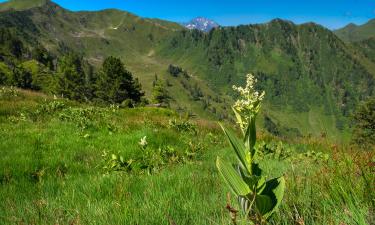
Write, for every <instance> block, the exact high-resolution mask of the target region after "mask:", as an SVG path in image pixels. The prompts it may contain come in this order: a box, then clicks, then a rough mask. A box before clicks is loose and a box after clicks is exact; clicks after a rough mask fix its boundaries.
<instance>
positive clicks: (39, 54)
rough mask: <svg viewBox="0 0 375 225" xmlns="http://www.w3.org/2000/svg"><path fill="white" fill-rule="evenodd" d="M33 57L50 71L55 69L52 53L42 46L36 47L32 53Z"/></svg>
mask: <svg viewBox="0 0 375 225" xmlns="http://www.w3.org/2000/svg"><path fill="white" fill-rule="evenodd" d="M31 56H32V57H33V59H35V60H36V61H38V62H40V63H42V64H43V65H44V66H46V67H47V68H49V69H50V70H53V69H54V65H53V57H52V55H51V53H50V52H48V51H47V49H45V48H44V47H43V46H42V45H38V46H36V47H35V48H34V49H33V50H32V52H31Z"/></svg>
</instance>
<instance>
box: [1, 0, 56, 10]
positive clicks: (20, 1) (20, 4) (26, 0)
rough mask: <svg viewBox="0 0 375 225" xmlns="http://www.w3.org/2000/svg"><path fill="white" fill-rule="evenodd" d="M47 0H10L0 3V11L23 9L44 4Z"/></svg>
mask: <svg viewBox="0 0 375 225" xmlns="http://www.w3.org/2000/svg"><path fill="white" fill-rule="evenodd" d="M47 2H49V0H10V1H7V2H4V3H0V11H4V10H25V9H31V8H34V7H40V6H43V5H45V4H46V3H47Z"/></svg>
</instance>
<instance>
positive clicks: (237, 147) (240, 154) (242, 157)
mask: <svg viewBox="0 0 375 225" xmlns="http://www.w3.org/2000/svg"><path fill="white" fill-rule="evenodd" d="M219 124H220V123H219ZM220 126H221V128H222V129H223V131H224V133H225V135H226V136H227V138H228V141H229V143H230V144H231V146H232V148H233V149H234V151H235V152H236V155H237V158H238V160H239V161H240V163H241V165H242V166H243V167H244V168H246V170H247V171H249V172H250V171H251V170H250V169H251V168H249V166H248V164H250V163H249V162H248V160H246V154H248V152H247V151H246V148H245V145H244V144H243V143H242V142H241V140H239V139H238V138H237V137H236V136H235V135H234V134H233V133H232V132H231V131H230V130H227V129H226V128H225V127H224V126H223V125H221V124H220ZM250 160H251V159H250ZM250 160H249V161H250Z"/></svg>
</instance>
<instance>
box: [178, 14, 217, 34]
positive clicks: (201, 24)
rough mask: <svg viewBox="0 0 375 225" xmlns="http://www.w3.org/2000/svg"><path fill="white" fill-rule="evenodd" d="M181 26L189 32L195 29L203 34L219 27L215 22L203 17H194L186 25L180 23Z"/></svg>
mask: <svg viewBox="0 0 375 225" xmlns="http://www.w3.org/2000/svg"><path fill="white" fill-rule="evenodd" d="M182 25H183V26H184V27H185V28H187V29H189V30H193V29H197V30H200V31H203V32H209V31H211V30H212V29H214V28H217V27H219V26H220V25H219V24H218V23H216V22H215V21H213V20H210V19H207V18H205V17H196V18H194V19H192V20H190V21H189V22H187V23H182Z"/></svg>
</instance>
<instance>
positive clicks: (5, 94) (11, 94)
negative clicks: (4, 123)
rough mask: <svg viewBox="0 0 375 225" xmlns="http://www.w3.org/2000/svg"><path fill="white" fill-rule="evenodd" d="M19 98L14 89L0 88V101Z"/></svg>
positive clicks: (17, 92)
mask: <svg viewBox="0 0 375 225" xmlns="http://www.w3.org/2000/svg"><path fill="white" fill-rule="evenodd" d="M18 96H20V93H19V91H18V90H17V89H15V88H14V87H0V99H2V100H10V99H12V98H15V97H18Z"/></svg>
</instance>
